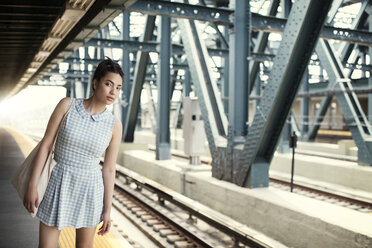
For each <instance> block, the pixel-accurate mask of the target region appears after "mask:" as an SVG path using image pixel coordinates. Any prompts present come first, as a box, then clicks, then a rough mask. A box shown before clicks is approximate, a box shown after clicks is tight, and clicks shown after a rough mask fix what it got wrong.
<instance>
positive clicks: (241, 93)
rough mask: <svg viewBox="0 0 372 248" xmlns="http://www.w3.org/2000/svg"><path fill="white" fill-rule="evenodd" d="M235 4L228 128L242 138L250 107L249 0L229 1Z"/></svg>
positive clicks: (231, 41) (239, 138)
mask: <svg viewBox="0 0 372 248" xmlns="http://www.w3.org/2000/svg"><path fill="white" fill-rule="evenodd" d="M230 5H232V7H234V8H235V19H234V29H233V30H232V31H231V32H230V47H229V50H230V52H229V54H230V57H229V61H230V73H229V99H230V100H229V128H230V127H231V129H232V135H233V137H232V139H233V140H234V143H235V138H237V139H238V140H239V141H240V142H243V140H244V138H243V137H244V136H245V135H247V131H248V130H247V121H248V111H249V94H248V90H249V87H248V85H249V82H248V68H249V67H248V66H249V64H248V60H247V58H248V56H249V47H250V46H249V44H250V42H249V41H250V5H249V1H240V0H235V1H232V4H231V3H230Z"/></svg>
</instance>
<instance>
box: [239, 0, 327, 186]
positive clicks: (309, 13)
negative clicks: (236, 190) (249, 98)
mask: <svg viewBox="0 0 372 248" xmlns="http://www.w3.org/2000/svg"><path fill="white" fill-rule="evenodd" d="M330 4H331V1H322V0H311V1H310V0H306V1H305V0H303V1H296V2H295V3H294V4H293V7H292V11H291V13H290V15H289V17H288V22H287V25H286V26H285V29H284V32H283V36H282V41H281V43H280V46H279V49H278V54H277V56H276V57H275V59H274V65H273V68H272V71H271V73H270V78H269V82H268V84H267V86H266V87H265V90H264V92H263V96H262V100H261V102H260V105H259V106H258V109H257V111H256V113H255V115H254V118H253V123H252V125H251V127H250V129H249V134H248V135H247V138H246V141H245V144H244V148H243V149H242V152H241V155H240V164H239V167H238V168H237V170H236V171H234V182H235V183H237V184H238V185H241V186H245V187H252V188H254V187H267V186H268V182H269V177H268V170H269V164H270V162H271V160H272V157H273V154H274V151H275V149H276V146H277V141H278V139H279V136H280V133H281V131H282V128H283V125H284V123H285V121H286V120H287V117H288V114H289V112H290V109H291V107H292V104H293V101H294V99H295V96H296V94H297V90H298V87H299V85H300V82H301V79H302V76H303V73H304V71H305V70H306V68H307V64H308V61H309V59H310V57H311V54H312V51H313V48H314V46H315V44H316V41H317V38H318V36H319V33H320V30H321V27H322V26H323V23H324V20H325V18H326V16H327V13H328V10H329V7H330ZM283 61H286V63H283Z"/></svg>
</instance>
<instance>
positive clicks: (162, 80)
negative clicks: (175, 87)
mask: <svg viewBox="0 0 372 248" xmlns="http://www.w3.org/2000/svg"><path fill="white" fill-rule="evenodd" d="M159 37H160V53H159V55H160V56H159V74H158V81H157V85H158V107H157V110H156V119H157V120H156V123H157V131H156V159H158V160H166V159H170V130H169V112H170V90H169V89H170V86H171V85H170V84H171V82H170V57H171V38H170V18H169V17H165V16H162V17H161V19H160V36H159Z"/></svg>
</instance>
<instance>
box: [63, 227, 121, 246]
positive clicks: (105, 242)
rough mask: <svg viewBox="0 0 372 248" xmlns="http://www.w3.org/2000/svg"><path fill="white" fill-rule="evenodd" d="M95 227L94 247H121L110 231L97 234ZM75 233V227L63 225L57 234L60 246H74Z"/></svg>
mask: <svg viewBox="0 0 372 248" xmlns="http://www.w3.org/2000/svg"><path fill="white" fill-rule="evenodd" d="M98 229H99V227H97V230H96V234H95V235H94V243H93V247H94V248H108V247H110V248H121V245H120V244H119V242H118V241H117V240H116V239H115V238H114V237H113V236H112V234H111V233H110V232H108V233H106V234H105V235H103V236H101V235H98V234H97V233H98ZM75 239H76V233H75V229H74V228H72V227H65V228H63V229H62V231H61V234H60V235H59V239H58V243H59V246H60V247H61V248H72V247H75Z"/></svg>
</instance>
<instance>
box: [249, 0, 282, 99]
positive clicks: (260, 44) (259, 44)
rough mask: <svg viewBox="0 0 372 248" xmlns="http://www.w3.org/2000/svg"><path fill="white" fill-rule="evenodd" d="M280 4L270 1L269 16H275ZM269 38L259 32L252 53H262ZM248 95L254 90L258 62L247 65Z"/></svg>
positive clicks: (276, 0) (278, 0)
mask: <svg viewBox="0 0 372 248" xmlns="http://www.w3.org/2000/svg"><path fill="white" fill-rule="evenodd" d="M279 4H280V0H272V1H271V3H270V7H269V13H268V14H269V16H276V14H277V13H278V7H279ZM268 37H269V33H265V32H259V33H258V36H257V39H256V44H255V45H254V48H253V53H264V52H265V48H266V45H267V40H268ZM249 65H250V66H249V93H250V92H252V89H253V88H254V84H255V81H256V78H257V74H258V72H259V70H260V62H259V61H254V62H253V63H250V64H249Z"/></svg>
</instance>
